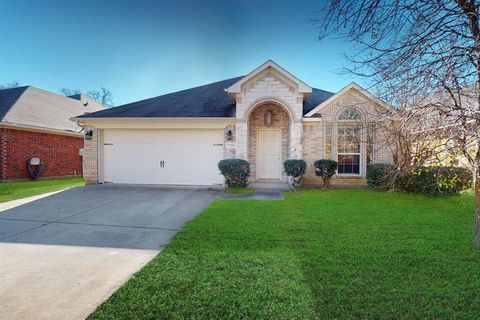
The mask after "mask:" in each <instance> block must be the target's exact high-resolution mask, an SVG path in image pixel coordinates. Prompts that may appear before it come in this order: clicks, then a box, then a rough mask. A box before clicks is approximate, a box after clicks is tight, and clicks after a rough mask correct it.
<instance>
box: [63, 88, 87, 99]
mask: <svg viewBox="0 0 480 320" xmlns="http://www.w3.org/2000/svg"><path fill="white" fill-rule="evenodd" d="M59 91H60V93H62V94H63V95H65V96H67V97H68V96H74V95H76V94H80V93H82V92H81V91H80V89H67V88H61V89H60V90H59Z"/></svg>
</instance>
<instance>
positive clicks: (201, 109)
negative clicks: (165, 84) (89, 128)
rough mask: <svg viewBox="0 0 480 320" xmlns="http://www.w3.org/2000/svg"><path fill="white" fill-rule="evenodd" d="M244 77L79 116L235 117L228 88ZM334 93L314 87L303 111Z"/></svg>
mask: <svg viewBox="0 0 480 320" xmlns="http://www.w3.org/2000/svg"><path fill="white" fill-rule="evenodd" d="M242 78H243V76H242V77H236V78H232V79H227V80H223V81H219V82H214V83H211V84H207V85H203V86H200V87H195V88H192V89H186V90H182V91H178V92H173V93H169V94H165V95H163V96H158V97H155V98H150V99H146V100H142V101H137V102H132V103H129V104H125V105H122V106H119V107H115V108H110V109H106V110H102V111H98V112H94V113H89V114H85V115H82V116H80V117H78V118H130V117H132V118H150V117H151V118H155V117H160V118H169V117H172V118H175V117H180V118H182V117H185V118H195V117H198V118H200V117H219V118H222V117H235V103H234V101H233V100H232V98H231V97H230V96H229V95H228V93H226V92H225V89H226V88H228V87H230V86H231V85H233V84H234V83H235V82H237V81H239V80H240V79H242ZM332 95H333V93H331V92H328V91H323V90H320V89H315V88H313V92H312V94H311V95H310V96H309V97H308V99H307V100H306V101H305V102H304V106H303V113H304V114H306V113H307V112H309V111H310V110H312V109H313V108H315V107H316V106H318V105H319V104H320V103H322V102H323V101H325V100H327V99H328V98H329V97H331V96H332Z"/></svg>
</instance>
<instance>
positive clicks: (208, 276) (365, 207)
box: [90, 190, 480, 319]
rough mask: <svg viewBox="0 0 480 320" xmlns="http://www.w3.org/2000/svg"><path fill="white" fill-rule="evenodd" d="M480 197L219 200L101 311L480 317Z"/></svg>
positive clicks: (313, 195)
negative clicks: (478, 232)
mask: <svg viewBox="0 0 480 320" xmlns="http://www.w3.org/2000/svg"><path fill="white" fill-rule="evenodd" d="M473 222H474V198H473V195H461V196H457V197H444V198H437V197H426V196H421V195H407V194H403V193H389V192H375V191H370V190H327V191H322V190H308V191H302V192H299V193H286V194H285V200H284V201H246V200H216V201H215V202H214V203H213V204H212V205H211V206H210V207H208V208H207V209H206V210H205V211H204V212H203V213H202V214H200V215H199V216H198V217H197V218H196V219H195V220H194V221H192V222H190V223H189V224H188V225H187V226H186V227H185V228H184V230H183V231H182V232H180V233H179V234H178V235H177V236H176V237H175V239H174V240H173V242H172V243H171V244H170V245H169V246H168V247H167V248H166V249H165V250H164V251H163V252H161V253H160V254H159V255H158V256H157V257H156V258H155V259H154V260H153V261H152V262H150V263H149V264H148V265H147V266H146V267H145V268H143V269H142V270H141V271H140V272H138V273H137V274H136V275H135V276H134V277H133V278H132V279H131V280H130V281H128V282H127V284H126V285H124V286H123V287H122V288H121V289H120V290H119V291H117V292H116V293H115V294H114V295H113V296H112V297H111V298H110V299H109V300H108V301H107V302H105V303H104V304H103V305H101V306H100V307H99V308H98V309H97V311H96V312H95V313H94V314H92V315H91V316H90V318H91V319H165V318H196V319H212V318H235V319H239V318H251V319H252V318H255V319H275V318H276V319H312V318H318V319H327V318H328V319H333V318H335V319H398V318H403V319H453V318H456V319H478V316H479V314H480V303H479V301H480V276H479V275H480V271H479V266H480V251H478V250H476V249H474V247H473V246H472V232H473Z"/></svg>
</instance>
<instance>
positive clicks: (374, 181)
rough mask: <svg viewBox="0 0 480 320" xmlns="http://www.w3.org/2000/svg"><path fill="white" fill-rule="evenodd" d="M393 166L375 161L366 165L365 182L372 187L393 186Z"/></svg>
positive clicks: (383, 187) (385, 187)
mask: <svg viewBox="0 0 480 320" xmlns="http://www.w3.org/2000/svg"><path fill="white" fill-rule="evenodd" d="M394 169H395V166H394V165H392V164H383V163H376V164H370V165H368V166H367V183H368V186H369V187H370V188H373V189H389V188H391V187H393V182H394V179H395V177H394V176H393V174H394Z"/></svg>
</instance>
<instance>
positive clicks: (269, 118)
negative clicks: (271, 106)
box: [263, 110, 273, 128]
mask: <svg viewBox="0 0 480 320" xmlns="http://www.w3.org/2000/svg"><path fill="white" fill-rule="evenodd" d="M272 116H273V115H272V111H270V110H268V111H267V112H265V115H264V118H263V121H264V123H265V127H267V128H270V127H271V126H272Z"/></svg>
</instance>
